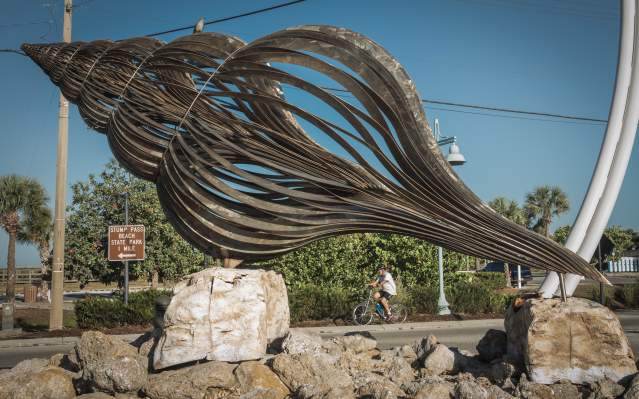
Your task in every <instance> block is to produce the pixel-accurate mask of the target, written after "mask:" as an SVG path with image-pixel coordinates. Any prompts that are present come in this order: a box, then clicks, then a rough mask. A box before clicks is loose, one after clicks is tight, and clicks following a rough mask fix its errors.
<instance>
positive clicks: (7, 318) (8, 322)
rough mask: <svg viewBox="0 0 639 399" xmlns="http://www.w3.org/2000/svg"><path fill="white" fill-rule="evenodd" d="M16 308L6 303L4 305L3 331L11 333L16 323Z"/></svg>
mask: <svg viewBox="0 0 639 399" xmlns="http://www.w3.org/2000/svg"><path fill="white" fill-rule="evenodd" d="M14 310H15V307H14V306H11V304H8V303H5V304H3V305H2V330H3V331H11V330H13V325H14V322H15V316H14Z"/></svg>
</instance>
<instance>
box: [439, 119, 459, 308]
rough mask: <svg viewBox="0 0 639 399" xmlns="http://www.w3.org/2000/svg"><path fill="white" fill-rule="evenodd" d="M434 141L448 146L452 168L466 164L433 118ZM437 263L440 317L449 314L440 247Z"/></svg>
mask: <svg viewBox="0 0 639 399" xmlns="http://www.w3.org/2000/svg"><path fill="white" fill-rule="evenodd" d="M435 140H437V145H440V146H442V145H447V144H450V147H449V148H448V156H446V160H447V161H448V163H449V164H451V165H452V166H457V165H463V164H464V163H466V158H465V157H464V156H463V155H462V153H461V151H460V150H459V146H458V145H457V137H455V136H452V137H446V136H442V135H441V133H440V131H439V119H437V118H435ZM437 263H438V269H439V299H438V300H437V313H438V314H440V315H448V314H450V309H449V308H448V301H447V300H446V293H445V292H444V250H443V248H442V247H437Z"/></svg>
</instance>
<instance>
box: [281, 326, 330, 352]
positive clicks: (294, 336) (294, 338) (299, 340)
mask: <svg viewBox="0 0 639 399" xmlns="http://www.w3.org/2000/svg"><path fill="white" fill-rule="evenodd" d="M321 351H322V337H320V335H319V334H313V333H310V332H304V331H299V330H290V331H289V332H288V334H287V335H286V338H284V341H282V352H284V353H288V354H289V355H293V354H296V353H319V352H321Z"/></svg>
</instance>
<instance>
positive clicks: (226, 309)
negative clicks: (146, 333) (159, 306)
mask: <svg viewBox="0 0 639 399" xmlns="http://www.w3.org/2000/svg"><path fill="white" fill-rule="evenodd" d="M173 291H174V296H173V298H172V299H171V303H170V304H169V306H168V308H167V309H166V313H165V314H164V331H163V335H162V336H161V337H160V339H159V341H158V343H157V347H156V349H155V352H154V354H153V366H154V367H155V368H156V369H162V368H165V367H169V366H173V365H176V364H181V363H185V362H189V361H194V360H201V359H205V358H206V359H208V360H218V361H229V362H238V361H244V360H254V359H259V358H261V357H263V356H264V355H265V354H266V347H267V345H268V344H269V343H271V342H273V341H274V340H277V339H281V338H283V337H284V336H285V335H286V333H287V332H288V327H289V310H288V297H287V294H286V286H285V285H284V280H283V279H282V276H281V275H279V274H277V273H275V272H272V271H264V270H247V269H227V268H211V269H206V270H203V271H201V272H198V273H195V274H191V275H190V276H188V277H187V278H186V279H185V280H183V281H182V282H180V283H179V284H177V285H176V286H175V288H174V290H173Z"/></svg>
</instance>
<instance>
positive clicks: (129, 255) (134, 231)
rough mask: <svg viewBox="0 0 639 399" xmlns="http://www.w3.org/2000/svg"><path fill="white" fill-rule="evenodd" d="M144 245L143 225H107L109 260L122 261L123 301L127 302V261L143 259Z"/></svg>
mask: <svg viewBox="0 0 639 399" xmlns="http://www.w3.org/2000/svg"><path fill="white" fill-rule="evenodd" d="M127 219H128V218H127ZM145 245H146V242H145V229H144V226H143V225H124V226H109V249H108V258H109V262H123V263H124V303H128V302H129V261H130V260H144V258H145V255H146V254H145Z"/></svg>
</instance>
